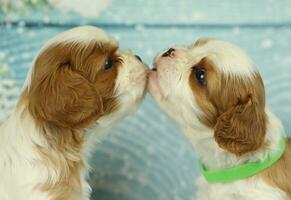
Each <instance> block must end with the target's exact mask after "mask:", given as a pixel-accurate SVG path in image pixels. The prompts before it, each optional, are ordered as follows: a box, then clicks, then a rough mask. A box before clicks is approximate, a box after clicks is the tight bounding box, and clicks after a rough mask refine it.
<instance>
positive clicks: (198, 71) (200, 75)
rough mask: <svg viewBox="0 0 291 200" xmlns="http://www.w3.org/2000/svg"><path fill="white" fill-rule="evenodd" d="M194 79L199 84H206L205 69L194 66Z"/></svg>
mask: <svg viewBox="0 0 291 200" xmlns="http://www.w3.org/2000/svg"><path fill="white" fill-rule="evenodd" d="M194 72H195V76H196V80H197V81H198V83H199V84H200V85H205V84H206V70H205V69H204V68H201V67H197V68H194Z"/></svg>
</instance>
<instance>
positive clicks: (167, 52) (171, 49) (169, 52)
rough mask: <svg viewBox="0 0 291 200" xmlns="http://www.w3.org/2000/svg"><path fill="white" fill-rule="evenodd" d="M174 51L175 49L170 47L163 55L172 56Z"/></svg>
mask: <svg viewBox="0 0 291 200" xmlns="http://www.w3.org/2000/svg"><path fill="white" fill-rule="evenodd" d="M173 51H175V49H173V48H169V50H168V51H166V52H165V53H163V55H162V57H168V56H170V55H171V53H172V52H173Z"/></svg>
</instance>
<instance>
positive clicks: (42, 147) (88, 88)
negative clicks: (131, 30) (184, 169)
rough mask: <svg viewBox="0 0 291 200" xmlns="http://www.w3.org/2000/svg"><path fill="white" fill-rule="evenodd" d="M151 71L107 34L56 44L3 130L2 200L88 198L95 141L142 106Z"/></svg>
mask: <svg viewBox="0 0 291 200" xmlns="http://www.w3.org/2000/svg"><path fill="white" fill-rule="evenodd" d="M146 76H147V70H146V67H145V65H144V64H143V63H142V62H141V60H140V58H139V57H138V56H135V55H133V54H132V53H131V52H130V51H128V52H120V51H119V50H118V44H117V43H116V42H115V41H114V40H113V39H111V38H110V37H109V36H108V35H107V34H106V33H105V32H104V31H102V30H100V29H98V28H95V27H91V26H83V27H78V28H74V29H71V30H68V31H66V32H63V33H61V34H59V35H57V36H55V37H54V38H52V39H51V40H49V41H48V42H47V43H46V44H45V45H44V47H43V48H42V49H41V50H40V52H39V54H38V55H37V56H36V58H35V61H34V63H33V67H32V69H31V72H30V75H29V76H28V78H27V81H26V83H25V86H24V90H23V92H22V94H21V97H20V100H19V101H18V104H17V107H16V109H15V111H14V112H13V114H12V115H11V116H10V118H9V119H8V120H7V121H6V122H5V123H4V124H3V125H2V126H1V128H0V177H1V178H0V199H1V200H19V199H27V200H87V199H89V193H90V187H89V185H88V183H87V181H86V176H87V172H86V168H88V165H87V162H86V160H87V157H88V154H89V151H90V148H89V147H90V146H92V145H90V143H92V142H91V141H93V140H94V138H95V137H97V139H99V138H100V137H101V136H102V134H103V132H104V131H105V130H106V129H107V128H109V127H110V126H112V125H113V124H114V123H115V122H116V121H117V120H118V119H120V118H122V117H123V116H124V115H125V114H127V113H128V112H130V111H131V110H132V109H134V108H135V107H137V106H138V104H139V103H140V102H141V100H142V99H143V96H144V90H145V86H146V79H147V78H146Z"/></svg>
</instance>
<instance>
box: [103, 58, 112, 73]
mask: <svg viewBox="0 0 291 200" xmlns="http://www.w3.org/2000/svg"><path fill="white" fill-rule="evenodd" d="M113 64H114V60H112V59H111V58H109V59H108V60H107V61H106V63H105V64H104V69H105V70H108V69H110V68H111V67H113Z"/></svg>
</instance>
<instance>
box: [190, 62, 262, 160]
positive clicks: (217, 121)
mask: <svg viewBox="0 0 291 200" xmlns="http://www.w3.org/2000/svg"><path fill="white" fill-rule="evenodd" d="M195 67H203V68H205V69H206V81H207V83H206V85H205V86H201V85H199V84H198V82H197V80H196V78H195V74H193V73H194V70H193V71H192V74H191V75H190V78H189V82H190V86H191V88H192V91H193V94H194V96H195V98H196V101H197V103H198V105H199V107H200V108H201V110H202V111H203V113H204V116H203V117H201V118H200V121H201V122H202V123H204V124H205V125H207V126H209V127H211V128H213V129H214V137H215V140H216V142H217V143H218V145H219V146H220V147H221V148H223V149H226V150H228V151H230V152H231V153H234V154H236V155H238V156H239V155H242V154H244V153H247V152H250V151H254V150H256V149H258V148H259V147H261V145H262V142H263V138H264V136H265V132H266V115H265V111H264V109H265V92H264V86H263V82H262V79H261V78H260V76H259V74H254V77H253V79H243V78H241V77H235V76H233V75H229V76H226V75H223V74H221V73H218V72H217V68H216V67H215V65H214V64H213V63H212V61H211V60H210V59H209V58H207V57H205V58H203V59H202V60H201V61H200V62H199V63H198V64H196V65H195V66H194V68H195Z"/></svg>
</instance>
